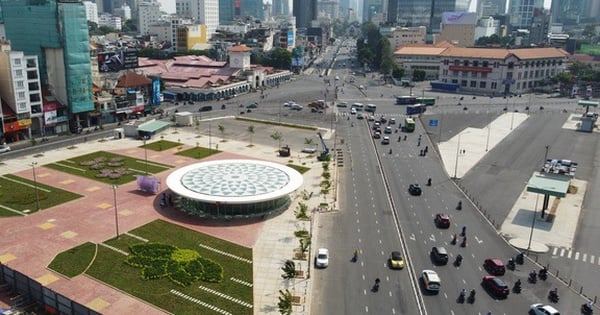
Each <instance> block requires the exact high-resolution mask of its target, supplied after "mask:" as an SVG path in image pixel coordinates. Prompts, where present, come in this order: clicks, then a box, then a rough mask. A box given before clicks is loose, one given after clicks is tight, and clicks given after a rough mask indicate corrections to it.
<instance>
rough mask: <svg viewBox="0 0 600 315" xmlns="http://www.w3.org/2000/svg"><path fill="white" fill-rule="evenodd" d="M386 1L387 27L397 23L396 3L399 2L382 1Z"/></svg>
mask: <svg viewBox="0 0 600 315" xmlns="http://www.w3.org/2000/svg"><path fill="white" fill-rule="evenodd" d="M384 1H387V22H388V24H389V25H392V26H394V25H396V23H398V3H399V2H400V0H384Z"/></svg>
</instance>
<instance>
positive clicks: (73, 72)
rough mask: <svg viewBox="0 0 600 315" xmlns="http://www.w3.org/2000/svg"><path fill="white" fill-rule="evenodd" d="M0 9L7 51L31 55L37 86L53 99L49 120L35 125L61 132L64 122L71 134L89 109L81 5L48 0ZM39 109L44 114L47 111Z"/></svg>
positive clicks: (84, 22) (88, 73)
mask: <svg viewBox="0 0 600 315" xmlns="http://www.w3.org/2000/svg"><path fill="white" fill-rule="evenodd" d="M0 6H1V9H2V17H3V20H4V27H5V30H6V37H7V39H8V40H10V42H11V46H12V49H13V50H15V51H23V53H24V54H25V55H27V56H37V58H38V61H39V66H38V68H39V76H40V82H41V84H42V86H43V87H44V90H45V91H48V92H49V93H51V94H52V98H54V99H56V101H57V105H55V106H54V108H53V109H52V110H53V111H54V115H55V116H54V117H53V118H52V120H48V121H45V122H44V126H40V127H41V128H42V129H45V130H46V131H48V130H52V131H53V132H55V133H65V132H67V131H69V122H70V123H71V126H70V127H71V128H70V129H71V131H73V130H76V129H77V127H78V126H81V125H82V123H83V122H84V121H86V120H88V119H89V114H90V113H91V112H92V111H94V100H93V93H92V70H91V62H90V47H89V37H88V24H87V18H86V11H85V6H84V5H83V4H82V3H81V2H56V1H53V0H48V1H39V2H24V1H4V2H1V3H0ZM58 25H61V26H62V27H57V26H58ZM42 30H43V31H42ZM28 75H29V73H28ZM45 105H46V103H44V109H43V110H44V115H46V114H47V113H48V111H49V110H50V109H48V111H47V108H46V106H45ZM33 128H34V129H35V128H37V127H33Z"/></svg>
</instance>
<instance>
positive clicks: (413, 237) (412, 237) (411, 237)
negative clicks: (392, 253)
mask: <svg viewBox="0 0 600 315" xmlns="http://www.w3.org/2000/svg"><path fill="white" fill-rule="evenodd" d="M409 238H410V240H411V241H416V240H417V238H416V237H415V234H414V233H413V234H411V235H410V237H409Z"/></svg>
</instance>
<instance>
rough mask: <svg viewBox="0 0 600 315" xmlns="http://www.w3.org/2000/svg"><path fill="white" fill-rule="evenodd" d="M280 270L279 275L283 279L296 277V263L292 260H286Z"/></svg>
mask: <svg viewBox="0 0 600 315" xmlns="http://www.w3.org/2000/svg"><path fill="white" fill-rule="evenodd" d="M281 270H283V274H282V275H281V277H282V278H283V279H286V280H289V279H294V278H295V277H296V264H295V263H294V261H292V260H286V261H285V264H284V265H283V267H281Z"/></svg>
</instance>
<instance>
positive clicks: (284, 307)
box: [277, 289, 292, 315]
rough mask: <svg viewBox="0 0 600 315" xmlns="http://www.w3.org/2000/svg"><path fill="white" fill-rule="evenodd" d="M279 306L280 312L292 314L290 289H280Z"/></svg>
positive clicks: (287, 314) (284, 314) (286, 314)
mask: <svg viewBox="0 0 600 315" xmlns="http://www.w3.org/2000/svg"><path fill="white" fill-rule="evenodd" d="M277 306H278V307H279V313H281V314H282V315H290V314H292V293H291V292H290V290H288V289H286V290H285V291H283V290H279V303H277Z"/></svg>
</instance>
